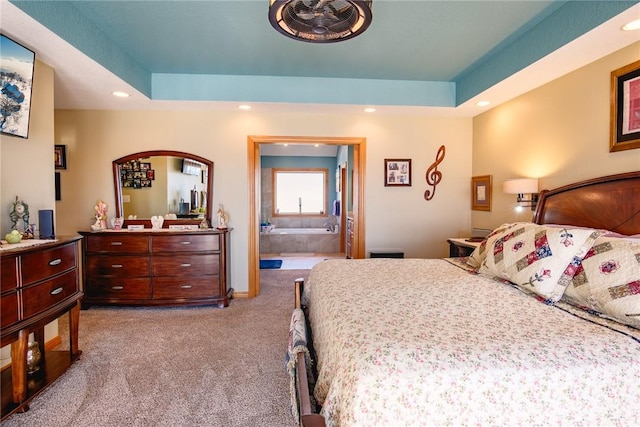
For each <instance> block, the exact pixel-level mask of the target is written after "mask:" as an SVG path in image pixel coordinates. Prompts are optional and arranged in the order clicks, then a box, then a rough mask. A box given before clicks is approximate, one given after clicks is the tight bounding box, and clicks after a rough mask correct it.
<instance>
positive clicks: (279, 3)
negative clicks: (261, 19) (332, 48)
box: [269, 0, 373, 43]
mask: <svg viewBox="0 0 640 427" xmlns="http://www.w3.org/2000/svg"><path fill="white" fill-rule="evenodd" d="M371 3H372V0H360V1H359V0H270V3H269V21H270V22H271V25H272V26H273V27H274V28H275V29H276V30H277V31H278V32H280V33H282V34H284V35H285V36H287V37H290V38H293V39H296V40H301V41H306V42H311V43H332V42H337V41H341V40H347V39H350V38H353V37H355V36H357V35H359V34H361V33H362V32H364V31H365V30H366V29H367V28H368V27H369V25H370V24H371V20H372V18H373V16H372V14H371Z"/></svg>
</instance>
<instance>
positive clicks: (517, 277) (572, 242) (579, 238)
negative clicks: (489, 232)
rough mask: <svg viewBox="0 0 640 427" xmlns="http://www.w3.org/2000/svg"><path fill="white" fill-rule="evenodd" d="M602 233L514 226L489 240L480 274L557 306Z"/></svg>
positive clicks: (531, 224)
mask: <svg viewBox="0 0 640 427" xmlns="http://www.w3.org/2000/svg"><path fill="white" fill-rule="evenodd" d="M602 233H603V231H601V230H594V229H590V228H572V227H570V226H547V225H539V224H533V223H516V224H512V226H510V227H507V228H506V229H505V230H503V231H502V232H500V233H498V234H496V235H495V236H492V239H490V240H488V244H487V249H486V257H485V259H484V261H483V262H482V264H481V266H480V269H479V272H480V273H482V274H487V275H490V276H493V277H500V278H502V279H506V280H509V281H510V282H512V283H515V284H516V285H518V286H519V287H520V288H522V289H524V290H526V291H530V292H534V293H536V294H538V295H540V296H542V297H544V298H545V299H546V300H547V301H549V302H556V301H558V300H559V299H560V298H561V297H562V294H563V293H564V291H565V289H566V287H567V286H568V285H569V283H571V280H572V279H573V276H574V274H575V272H576V270H577V268H578V266H579V265H580V261H581V260H582V257H583V256H585V255H586V254H587V251H588V250H589V249H590V248H591V246H592V245H593V243H594V241H595V239H596V238H597V237H598V236H600V235H601V234H602Z"/></svg>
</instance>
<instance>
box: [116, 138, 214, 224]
mask: <svg viewBox="0 0 640 427" xmlns="http://www.w3.org/2000/svg"><path fill="white" fill-rule="evenodd" d="M212 169H213V162H211V161H209V160H206V159H203V158H201V157H198V156H193V155H189V154H187V153H180V152H169V151H158V152H144V153H137V154H132V155H130V156H126V157H123V158H121V159H118V160H116V161H114V162H113V171H114V182H115V184H116V215H117V216H119V217H120V216H123V217H124V218H125V219H130V218H134V217H135V218H136V219H147V218H151V217H152V216H155V215H161V216H164V217H165V219H194V220H201V219H203V218H207V219H208V220H209V221H210V219H211V213H210V211H209V209H208V207H209V206H210V203H211V186H212V178H211V176H210V174H211V173H212Z"/></svg>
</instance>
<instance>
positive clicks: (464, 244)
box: [447, 237, 481, 258]
mask: <svg viewBox="0 0 640 427" xmlns="http://www.w3.org/2000/svg"><path fill="white" fill-rule="evenodd" d="M447 242H448V243H449V256H450V257H452V258H454V257H462V256H469V255H471V253H472V252H473V251H474V249H475V248H477V247H478V246H480V243H481V242H470V241H469V238H468V237H452V238H450V239H447Z"/></svg>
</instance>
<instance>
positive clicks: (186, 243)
mask: <svg viewBox="0 0 640 427" xmlns="http://www.w3.org/2000/svg"><path fill="white" fill-rule="evenodd" d="M180 244H181V245H190V244H191V242H180Z"/></svg>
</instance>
